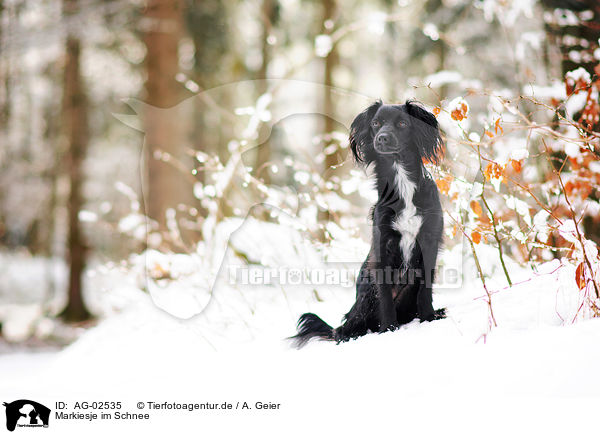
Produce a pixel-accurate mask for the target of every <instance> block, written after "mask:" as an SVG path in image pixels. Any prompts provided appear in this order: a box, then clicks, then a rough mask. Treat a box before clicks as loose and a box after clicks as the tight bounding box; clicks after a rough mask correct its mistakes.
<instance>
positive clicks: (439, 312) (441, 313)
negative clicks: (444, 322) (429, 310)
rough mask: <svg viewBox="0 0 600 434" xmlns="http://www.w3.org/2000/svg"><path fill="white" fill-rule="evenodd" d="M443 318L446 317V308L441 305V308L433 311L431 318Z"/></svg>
mask: <svg viewBox="0 0 600 434" xmlns="http://www.w3.org/2000/svg"><path fill="white" fill-rule="evenodd" d="M444 318H446V308H445V307H443V308H441V309H436V310H435V311H434V312H433V319H434V320H435V319H444Z"/></svg>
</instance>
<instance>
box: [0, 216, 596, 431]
mask: <svg viewBox="0 0 600 434" xmlns="http://www.w3.org/2000/svg"><path fill="white" fill-rule="evenodd" d="M233 226H234V227H235V225H233ZM224 231H225V232H227V231H229V232H231V228H229V229H224ZM258 236H262V237H263V239H264V240H265V241H264V242H263V243H262V244H259V243H257V242H254V241H255V240H256V239H257V238H256V237H258ZM284 241H285V242H284ZM304 241H305V240H303V239H302V237H301V236H300V235H299V232H297V231H295V230H294V229H292V228H290V227H287V226H286V225H274V224H268V223H259V222H252V221H249V222H245V224H244V225H242V227H241V228H240V229H239V230H238V231H237V232H235V234H234V235H232V236H231V238H230V249H229V250H227V251H226V253H225V258H226V259H225V262H224V264H225V265H231V264H234V265H235V264H236V263H237V264H238V265H239V264H242V262H241V259H240V253H243V257H244V258H245V260H250V261H251V262H253V261H254V260H256V262H260V263H262V264H265V263H266V264H270V267H272V268H278V267H279V269H282V268H285V267H299V268H310V267H311V266H312V267H315V266H316V265H315V264H318V261H323V260H324V258H325V259H326V260H327V261H328V263H332V262H335V263H336V264H346V265H347V264H349V263H352V264H356V263H360V259H361V258H362V257H363V255H364V252H365V250H366V249H367V248H368V246H367V245H366V244H365V243H364V242H362V241H360V240H356V239H351V238H346V239H343V237H341V239H338V240H337V241H336V242H334V243H332V244H331V245H330V246H328V247H327V248H323V247H321V248H317V247H315V246H314V245H311V244H307V243H305V242H304ZM233 252H235V254H234V253H233ZM215 255H216V256H218V253H216V252H215ZM198 256H199V257H198V258H195V260H197V261H196V262H195V263H193V264H192V263H190V262H189V261H190V260H191V259H190V257H183V256H181V257H178V256H177V255H172V256H168V257H167V256H165V255H159V254H157V253H153V254H150V255H147V256H146V258H145V262H144V261H140V260H137V262H136V259H132V260H131V261H130V263H131V264H133V265H132V266H131V267H128V268H122V267H114V268H110V269H105V270H103V271H102V270H101V271H99V272H98V273H99V274H96V275H94V276H95V277H94V278H93V279H92V277H93V276H92V277H90V279H91V280H90V281H95V282H96V284H95V286H94V288H92V289H91V291H90V294H89V297H88V298H89V299H90V300H93V303H95V310H96V311H98V312H101V314H102V318H103V319H102V320H100V321H99V323H98V325H97V326H95V327H92V328H89V329H87V330H85V331H82V333H81V336H80V337H79V338H78V339H76V340H75V341H74V342H73V343H72V344H71V345H69V346H67V347H65V348H64V349H62V350H60V351H57V350H56V349H53V348H42V349H40V350H38V351H35V352H31V351H23V350H18V351H16V352H12V353H10V354H5V355H2V356H0V384H1V385H2V386H1V389H2V395H3V396H2V398H3V399H4V400H8V399H5V397H14V399H19V398H26V397H27V398H28V399H35V400H38V401H39V402H42V403H44V402H45V403H53V402H55V401H64V402H67V403H71V402H74V401H75V400H79V401H84V400H87V401H106V400H108V401H122V402H123V409H124V410H125V411H130V412H138V410H137V409H136V403H137V402H139V401H142V402H147V401H155V402H164V401H168V402H198V403H205V402H216V403H223V402H225V401H227V402H232V403H233V405H234V407H235V403H237V402H243V401H246V402H248V404H249V405H250V406H251V407H254V405H255V402H257V401H260V402H271V403H279V404H281V405H280V408H279V409H275V410H258V409H254V408H253V409H251V410H241V409H239V410H235V409H231V410H220V409H217V410H198V411H195V412H189V411H185V410H171V411H168V410H147V409H146V410H145V411H147V412H149V413H150V419H149V420H147V421H122V422H121V424H120V425H117V426H116V427H117V432H121V431H119V429H122V430H123V432H131V430H134V431H135V432H142V431H143V432H164V431H165V430H167V429H173V430H175V431H176V432H201V431H208V432H224V433H228V432H307V431H308V432H342V431H346V432H364V431H367V430H368V431H373V430H375V429H384V428H385V429H386V430H389V429H390V428H391V429H394V431H398V432H400V431H404V430H408V429H418V430H420V431H421V432H434V431H441V432H481V431H486V432H576V431H577V430H580V429H581V430H584V429H585V430H586V431H589V429H590V428H594V427H596V426H597V423H596V422H595V421H594V418H595V416H594V415H595V414H596V412H597V405H598V403H599V399H600V377H599V376H598V375H597V374H596V372H595V368H596V366H597V365H598V361H599V360H600V347H598V345H597V342H599V341H600V320H599V319H578V320H577V321H575V322H573V318H574V317H575V316H576V315H577V311H578V308H579V305H580V299H579V297H580V295H579V291H578V289H577V287H576V285H575V283H574V281H573V279H572V274H573V270H572V269H571V268H570V267H571V266H570V265H569V264H568V263H562V264H561V263H560V262H559V261H558V260H554V261H551V262H548V263H545V264H543V265H542V266H540V267H538V269H537V270H535V271H533V270H531V269H527V268H524V267H522V266H520V265H519V264H516V263H514V262H512V261H510V260H508V263H507V267H508V271H509V272H510V274H511V277H512V279H513V282H515V284H514V285H513V286H512V287H510V288H509V287H507V284H506V281H505V277H504V274H503V271H502V269H501V268H500V267H499V266H498V265H497V262H498V261H497V251H496V250H495V249H494V248H493V247H491V246H486V245H480V246H478V256H479V258H480V261H481V262H482V266H483V268H484V273H485V275H486V283H487V286H488V288H490V290H492V291H493V293H492V308H493V313H494V318H495V320H496V322H497V327H491V323H490V315H489V309H488V304H487V302H486V300H487V299H486V297H485V292H484V290H483V287H482V285H481V281H480V280H479V278H478V277H477V274H476V269H475V265H474V262H473V259H472V257H471V256H470V255H468V254H464V252H463V246H461V245H460V244H457V245H456V246H455V247H452V248H446V250H445V251H444V252H443V254H442V257H441V259H440V262H441V263H442V264H444V265H445V266H447V267H452V266H454V267H460V269H462V283H461V284H459V285H457V287H456V288H442V287H439V285H438V288H437V289H436V292H435V295H434V304H435V307H442V306H445V307H447V309H448V318H446V319H444V320H440V321H435V322H432V323H423V324H420V323H418V322H416V321H415V322H413V323H411V324H408V325H406V326H403V327H402V328H401V329H400V330H398V331H396V332H393V333H385V334H382V335H378V334H371V335H368V336H365V337H363V338H361V339H359V340H356V341H352V342H348V343H345V344H341V345H335V344H333V343H330V342H313V343H311V344H310V345H308V346H307V347H305V348H303V349H302V350H300V351H297V350H295V349H292V348H290V346H289V344H288V342H287V341H286V340H285V337H287V336H290V335H292V334H293V333H294V326H295V321H296V320H297V318H298V315H299V314H301V313H303V312H306V311H312V312H315V313H317V314H319V315H320V316H322V317H323V318H324V319H325V320H326V321H328V322H330V323H331V324H334V325H337V324H339V321H340V319H341V316H342V315H343V314H344V313H345V312H346V311H347V310H348V309H349V307H350V306H351V305H352V303H353V298H354V290H353V288H351V287H341V288H340V287H325V286H323V287H319V288H318V289H316V290H315V288H314V286H311V285H296V286H294V287H285V288H284V287H282V286H280V285H264V286H261V285H256V286H245V287H240V285H238V284H233V283H231V282H227V281H226V279H225V280H224V279H223V278H222V276H221V278H220V279H219V280H217V284H216V286H215V289H214V291H213V292H212V295H211V296H204V297H195V298H193V297H192V296H191V295H190V293H189V292H187V291H188V289H187V288H189V287H190V286H192V285H195V287H198V286H201V285H202V283H201V282H200V281H199V280H198V279H199V277H198V274H199V273H194V272H193V269H194V266H196V267H198V266H202V264H200V262H201V259H200V255H198ZM192 259H193V258H192ZM186 261H187V262H186ZM198 261H200V262H198ZM236 261H237V262H236ZM156 264H160V267H157V266H156ZM353 266H354V265H353ZM157 268H160V270H161V271H162V272H166V271H168V272H169V275H170V276H171V279H170V280H169V281H168V282H166V283H165V282H162V280H161V279H158V280H156V279H153V278H152V276H154V277H156V276H155V275H154V274H153V272H155V271H156V270H157ZM225 268H226V267H225ZM220 269H221V271H222V270H223V269H224V268H223V267H222V266H221V268H220ZM146 270H148V271H146ZM153 270H154V271H153ZM190 270H192V271H190ZM200 274H202V275H203V276H202V278H204V279H205V280H209V281H210V279H206V273H200ZM148 276H149V277H148ZM144 280H146V287H147V291H149V292H144V291H141V290H140V289H139V288H140V287H141V286H144V285H143V284H140V282H144ZM207 294H208V293H207ZM209 295H210V294H209ZM190 297H192V298H190ZM194 303H196V304H194ZM204 305H206V308H205V309H204V310H203V311H202V313H200V314H198V315H194V316H192V317H191V318H189V319H182V318H183V317H186V316H188V315H189V314H191V313H193V312H194V309H201V308H202V307H203V306H204ZM24 306H25V305H22V306H21V307H20V308H21V309H25V308H26V307H24ZM157 306H160V307H162V309H161V308H159V307H157ZM28 309H30V310H31V309H33V307H32V306H29V307H28ZM13 312H14V310H13ZM23 312H25V311H23ZM169 312H170V313H169ZM4 316H5V322H6V318H7V315H6V314H5V315H4ZM25 317H26V315H22V316H19V318H21V319H23V318H25ZM32 317H33V315H32ZM36 324H39V323H36ZM7 327H8V329H9V331H10V330H12V333H17V334H18V330H19V327H25V328H27V327H34V328H35V327H38V328H39V325H35V326H32V325H31V324H27V323H26V322H25V323H24V322H23V321H21V322H20V323H19V322H18V321H13V322H12V323H11V322H10V321H8V324H7ZM11 327H12V329H11ZM45 327H46V328H49V327H51V326H49V325H46V326H45ZM23 333H25V332H23ZM2 348H3V352H5V351H4V350H5V349H6V347H2ZM13 348H14V347H13ZM198 412H200V414H198ZM53 425H54V426H53ZM59 426H60V427H59ZM119 426H121V427H122V428H118V427H119ZM50 428H54V429H53V431H54V430H57V431H55V432H61V433H62V432H86V433H87V432H105V431H106V429H108V428H110V429H115V425H114V421H113V424H111V423H109V422H106V421H103V420H99V421H93V422H88V421H55V420H52V421H51V424H50ZM82 430H83V431H82Z"/></svg>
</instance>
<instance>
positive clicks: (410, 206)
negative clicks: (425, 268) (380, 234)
mask: <svg viewBox="0 0 600 434" xmlns="http://www.w3.org/2000/svg"><path fill="white" fill-rule="evenodd" d="M394 166H395V168H396V180H395V181H396V187H397V188H398V192H399V193H400V196H401V197H402V199H403V200H404V209H403V210H402V211H401V212H400V213H399V214H398V215H397V216H396V218H395V219H394V221H393V222H392V227H393V228H394V230H396V231H398V232H400V235H402V238H401V240H400V250H402V255H403V256H404V261H405V264H406V266H408V262H409V261H410V259H411V256H412V250H413V248H414V247H415V241H416V239H417V234H418V233H419V230H420V229H421V224H422V223H423V219H422V217H421V216H419V215H417V207H415V204H414V203H413V197H414V195H415V191H416V189H417V186H416V185H415V183H414V182H412V181H411V180H410V178H409V176H408V173H407V172H406V170H405V169H404V168H403V167H402V165H400V164H398V163H395V165H394Z"/></svg>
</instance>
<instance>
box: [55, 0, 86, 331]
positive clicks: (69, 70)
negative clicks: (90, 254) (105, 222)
mask: <svg viewBox="0 0 600 434" xmlns="http://www.w3.org/2000/svg"><path fill="white" fill-rule="evenodd" d="M78 10H79V5H78V0H63V13H64V15H65V16H66V17H69V16H71V15H74V14H76V13H77V12H78ZM65 56H66V59H65V70H64V94H63V122H64V127H65V135H66V138H67V141H68V151H67V154H66V156H65V160H66V167H67V171H68V174H69V181H70V192H69V197H68V204H67V209H68V222H69V235H68V240H67V252H68V256H69V290H68V302H67V306H66V307H65V309H64V310H63V311H62V313H61V316H62V317H63V318H64V319H65V320H67V321H82V320H85V319H87V318H89V317H90V313H89V312H88V310H87V308H86V306H85V304H84V302H83V297H82V289H83V288H82V275H83V270H84V268H85V262H86V261H85V259H86V245H85V237H84V235H83V231H82V229H81V227H80V222H79V212H80V211H81V208H82V205H83V198H82V194H81V186H82V184H83V180H84V178H83V172H82V164H83V160H84V158H85V154H86V149H87V146H88V141H89V132H88V113H87V100H86V94H85V90H84V85H83V79H82V77H81V66H80V57H81V42H80V40H79V38H78V36H77V35H76V33H74V32H73V30H72V29H69V31H68V34H67V40H66V53H65Z"/></svg>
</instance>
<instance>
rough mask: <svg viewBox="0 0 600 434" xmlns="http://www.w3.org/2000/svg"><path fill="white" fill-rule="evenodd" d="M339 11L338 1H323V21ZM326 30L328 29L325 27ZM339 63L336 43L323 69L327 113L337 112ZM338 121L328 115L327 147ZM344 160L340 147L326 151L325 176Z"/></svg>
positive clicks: (326, 129)
mask: <svg viewBox="0 0 600 434" xmlns="http://www.w3.org/2000/svg"><path fill="white" fill-rule="evenodd" d="M336 13H337V3H336V0H325V1H324V2H323V22H324V23H326V22H327V21H330V20H331V21H332V20H334V19H335V16H336ZM325 30H326V29H325ZM338 63H339V55H338V52H337V47H336V46H335V45H334V46H333V47H332V48H331V51H330V52H329V53H328V54H327V57H325V65H324V66H325V67H324V71H323V83H324V84H325V86H326V88H325V93H324V94H323V113H327V114H329V115H332V114H333V113H335V105H334V101H333V94H332V92H331V87H333V85H334V83H333V70H334V69H335V67H336V66H337V65H338ZM335 126H336V123H335V121H334V120H333V119H332V118H331V117H329V116H327V117H326V118H325V125H324V129H323V133H324V139H323V146H324V149H326V148H327V147H328V146H329V145H331V142H332V140H331V139H327V137H328V136H329V135H330V134H331V132H332V131H333V130H334V129H335ZM342 161H343V158H342V156H341V155H340V152H339V149H338V150H337V151H335V152H331V153H326V155H325V172H324V173H325V177H326V178H329V177H331V175H332V174H333V173H332V172H333V170H332V167H333V166H336V165H338V164H340V163H341V162H342Z"/></svg>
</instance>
